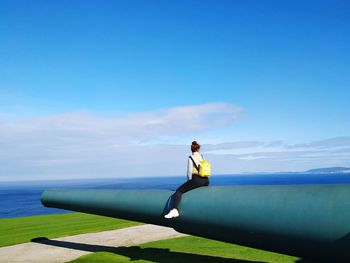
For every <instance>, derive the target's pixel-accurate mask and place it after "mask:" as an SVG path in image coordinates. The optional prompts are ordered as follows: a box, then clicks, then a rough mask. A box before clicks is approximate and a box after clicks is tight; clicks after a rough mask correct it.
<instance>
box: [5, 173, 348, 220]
mask: <svg viewBox="0 0 350 263" xmlns="http://www.w3.org/2000/svg"><path fill="white" fill-rule="evenodd" d="M185 179H186V178H185V177H183V176H182V177H161V178H132V179H93V180H91V179H90V180H89V179H79V180H62V181H31V182H30V181H26V182H5V183H4V182H2V183H0V218H10V217H21V216H29V215H43V214H58V213H69V211H65V210H61V209H55V208H46V207H44V206H42V205H41V203H40V196H41V194H42V192H43V191H44V190H45V189H48V188H64V189H70V188H74V189H78V188H80V189H89V188H96V189H169V190H175V189H176V187H177V186H179V185H180V184H181V183H183V182H184V180H185ZM254 184H255V185H273V184H350V174H299V173H298V174H297V173H295V174H293V173H288V174H244V175H214V176H212V177H211V182H210V185H212V186H214V185H215V186H225V185H254Z"/></svg>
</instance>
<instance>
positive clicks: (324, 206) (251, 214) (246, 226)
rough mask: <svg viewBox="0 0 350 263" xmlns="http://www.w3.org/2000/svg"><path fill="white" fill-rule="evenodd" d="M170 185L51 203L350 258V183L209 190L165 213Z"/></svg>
mask: <svg viewBox="0 0 350 263" xmlns="http://www.w3.org/2000/svg"><path fill="white" fill-rule="evenodd" d="M172 193H173V192H171V191H166V190H58V189H57V190H48V191H45V192H44V193H43V195H42V202H43V204H44V205H46V206H51V207H58V208H63V209H68V210H74V211H82V212H87V213H94V214H100V215H106V216H111V217H117V218H124V219H129V220H134V221H140V222H145V223H152V224H158V225H166V226H170V227H173V228H174V229H176V230H177V231H179V232H183V233H188V234H192V235H197V236H201V237H207V238H211V239H216V240H221V241H226V242H230V243H234V244H240V245H244V246H250V247H255V248H260V249H265V250H269V251H274V252H279V253H285V254H289V255H295V256H301V257H306V258H314V259H318V260H319V259H323V260H324V259H328V260H331V261H336V260H339V261H343V260H348V261H350V254H349V252H348V251H349V250H350V241H349V237H348V236H349V234H348V233H349V230H350V185H275V186H271V185H255V186H229V187H205V188H198V189H195V190H193V191H190V192H188V193H186V194H184V196H183V200H182V203H181V206H180V214H181V216H180V217H179V218H176V219H173V220H166V219H164V218H163V215H164V213H165V211H164V210H165V207H166V203H167V200H168V198H169V197H170V196H171V194H172Z"/></svg>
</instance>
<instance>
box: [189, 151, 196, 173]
mask: <svg viewBox="0 0 350 263" xmlns="http://www.w3.org/2000/svg"><path fill="white" fill-rule="evenodd" d="M188 157H190V159H191V160H192V162H193V165H194V167H195V168H196V170H197V171H198V173H199V168H198V165H197V164H196V162H195V161H194V160H193V158H192V156H191V155H190V156H188Z"/></svg>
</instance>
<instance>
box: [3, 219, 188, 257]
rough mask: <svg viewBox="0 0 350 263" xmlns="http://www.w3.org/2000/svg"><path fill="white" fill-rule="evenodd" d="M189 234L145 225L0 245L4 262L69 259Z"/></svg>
mask: <svg viewBox="0 0 350 263" xmlns="http://www.w3.org/2000/svg"><path fill="white" fill-rule="evenodd" d="M180 236H186V235H185V234H181V233H178V232H176V231H175V230H174V229H172V228H168V227H162V226H156V225H141V226H134V227H128V228H123V229H118V230H111V231H103V232H98V233H89V234H81V235H75V236H68V237H62V238H54V239H43V240H38V241H35V242H29V243H24V244H19V245H13V246H7V247H1V248H0V262H4V263H5V262H6V263H7V262H27V263H31V262H36V263H38V262H55V263H58V262H67V261H70V260H73V259H76V258H78V257H80V256H82V255H86V254H89V253H92V252H97V251H113V250H115V249H116V247H119V246H123V247H128V246H133V245H137V244H141V243H147V242H151V241H156V240H161V239H168V238H173V237H180Z"/></svg>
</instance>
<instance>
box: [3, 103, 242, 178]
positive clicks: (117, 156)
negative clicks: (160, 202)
mask: <svg viewBox="0 0 350 263" xmlns="http://www.w3.org/2000/svg"><path fill="white" fill-rule="evenodd" d="M241 111H242V110H241V109H240V108H239V107H236V106H234V105H232V104H226V103H209V104H202V105H194V106H180V107H174V108H169V109H161V110H155V111H149V112H139V113H130V114H126V115H121V116H115V117H106V116H100V115H96V114H93V113H91V112H72V113H63V114H57V115H50V116H40V117H31V118H24V119H16V120H12V121H9V120H2V121H0V149H1V151H0V179H4V178H6V179H7V180H9V179H11V178H22V179H33V178H42V177H46V178H54V177H61V178H69V177H98V176H101V177H109V176H143V175H147V176H151V175H168V174H169V173H171V174H180V173H183V170H184V168H183V167H181V166H180V165H179V168H178V169H174V170H173V171H167V170H166V168H167V167H169V165H171V164H172V160H177V159H178V160H180V159H181V157H177V156H178V153H179V151H180V152H181V153H182V155H181V154H180V156H183V155H184V154H187V148H188V147H173V148H171V152H172V153H175V152H176V154H177V155H176V156H172V157H171V158H169V157H168V156H166V155H164V152H166V151H167V149H169V147H168V146H151V145H150V146H146V145H139V144H138V142H141V141H144V140H149V139H156V138H158V137H161V136H174V137H176V136H178V135H195V134H198V133H201V132H204V131H206V130H208V129H212V128H218V127H222V126H226V125H229V124H231V123H233V122H234V121H235V120H236V119H237V118H238V117H239V115H240V113H241ZM167 158H169V160H168V159H167ZM156 163H157V164H159V166H156V165H155V164H156ZM154 167H159V168H157V169H158V170H157V171H155V169H154ZM172 167H174V166H172ZM180 167H181V168H180Z"/></svg>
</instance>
